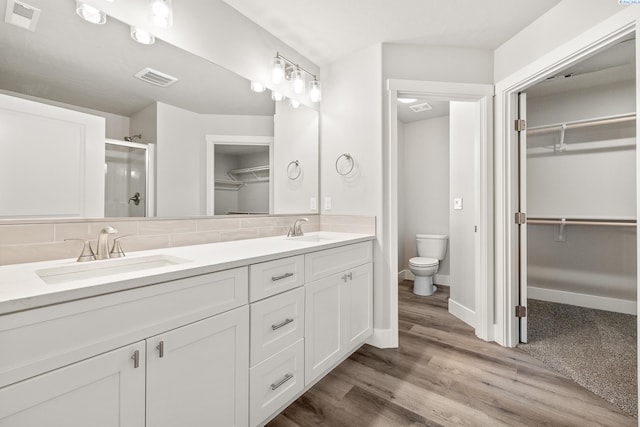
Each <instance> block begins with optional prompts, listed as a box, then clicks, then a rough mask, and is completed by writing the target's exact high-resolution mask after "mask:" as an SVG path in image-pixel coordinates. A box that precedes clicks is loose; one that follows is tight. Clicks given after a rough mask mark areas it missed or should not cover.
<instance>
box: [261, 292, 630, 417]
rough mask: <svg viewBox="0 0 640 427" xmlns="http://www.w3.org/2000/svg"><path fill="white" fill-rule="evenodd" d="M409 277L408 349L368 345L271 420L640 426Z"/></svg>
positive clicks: (403, 308)
mask: <svg viewBox="0 0 640 427" xmlns="http://www.w3.org/2000/svg"><path fill="white" fill-rule="evenodd" d="M412 284H413V282H408V281H405V282H402V283H401V284H400V288H401V290H400V296H399V313H400V314H399V327H400V347H399V348H397V349H386V350H381V349H378V348H375V347H371V346H368V345H365V346H364V347H362V348H361V349H360V350H358V351H357V352H356V353H354V354H353V355H352V356H351V357H350V358H349V359H347V360H346V361H344V362H343V363H342V364H341V365H340V366H338V367H337V368H336V369H335V370H333V371H332V372H331V373H330V374H329V375H327V376H326V377H325V378H324V379H322V380H321V381H320V382H319V383H318V384H316V385H315V386H314V387H313V388H312V389H310V390H309V391H308V392H307V393H305V394H304V395H303V396H301V397H300V398H299V399H298V400H296V401H295V402H294V403H293V404H291V405H290V406H289V407H288V408H287V409H286V410H285V411H284V412H283V413H281V414H280V415H279V416H278V417H277V418H275V419H274V420H273V421H271V422H270V423H269V424H268V426H269V427H295V426H301V427H307V426H331V427H333V426H336V427H338V426H349V427H358V426H363V427H364V426H367V427H369V426H412V427H417V426H452V425H455V426H458V425H469V426H637V425H638V420H637V419H636V418H633V417H631V416H629V415H627V414H625V413H624V412H622V411H621V410H619V409H618V408H617V407H615V406H614V405H612V404H610V403H608V402H606V401H604V400H602V399H601V398H599V397H598V396H596V395H594V394H592V393H591V392H589V391H587V390H586V389H584V388H582V387H580V386H578V385H577V384H576V383H574V382H573V381H571V380H570V379H567V378H566V377H564V376H562V375H560V374H559V373H556V372H555V371H552V370H550V369H549V368H547V367H545V366H544V365H543V364H542V363H541V362H539V361H538V360H536V359H533V358H532V357H530V356H529V355H527V354H526V353H524V352H523V351H521V350H518V349H509V348H504V347H501V346H499V345H497V344H495V343H487V342H484V341H482V340H480V339H479V338H477V337H476V336H475V334H474V333H473V330H472V329H471V328H470V327H469V326H467V325H466V324H465V323H463V322H462V321H460V320H458V319H456V318H455V317H453V316H452V315H450V314H449V313H448V311H447V300H448V298H449V289H448V288H447V287H442V286H441V287H439V290H438V292H437V293H436V294H435V295H433V296H431V297H418V296H415V295H413V294H412V293H411V290H410V288H411V286H412Z"/></svg>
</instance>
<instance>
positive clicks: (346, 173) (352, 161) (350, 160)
mask: <svg viewBox="0 0 640 427" xmlns="http://www.w3.org/2000/svg"><path fill="white" fill-rule="evenodd" d="M343 157H344V158H345V159H347V161H348V162H349V163H351V166H350V167H349V170H348V171H346V172H340V169H338V163H339V162H340V159H341V158H343ZM354 166H355V162H354V160H353V156H352V155H351V154H349V153H343V154H340V155H339V156H338V158H337V159H336V172H338V175H342V176H346V175H349V174H350V173H351V171H352V170H353V167H354Z"/></svg>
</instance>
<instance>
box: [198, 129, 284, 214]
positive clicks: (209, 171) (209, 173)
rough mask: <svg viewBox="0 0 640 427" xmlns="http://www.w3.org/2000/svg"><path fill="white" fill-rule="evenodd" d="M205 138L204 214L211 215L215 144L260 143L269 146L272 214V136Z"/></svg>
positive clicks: (271, 208)
mask: <svg viewBox="0 0 640 427" xmlns="http://www.w3.org/2000/svg"><path fill="white" fill-rule="evenodd" d="M205 140H206V144H207V145H206V180H207V182H206V184H205V192H206V215H207V216H213V215H214V212H215V209H214V208H215V206H214V203H215V201H214V197H213V196H214V187H215V183H214V181H215V173H214V167H215V151H216V150H215V146H216V145H253V146H255V145H262V146H266V147H269V215H272V214H273V187H274V185H273V184H274V183H273V140H274V138H273V136H260V135H205Z"/></svg>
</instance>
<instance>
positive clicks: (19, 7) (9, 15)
mask: <svg viewBox="0 0 640 427" xmlns="http://www.w3.org/2000/svg"><path fill="white" fill-rule="evenodd" d="M39 18H40V9H38V8H37V7H33V6H31V5H28V4H26V3H23V2H21V1H18V0H7V9H6V12H5V15H4V22H6V23H7V24H12V25H15V26H16V27H20V28H24V29H25V30H29V31H35V30H36V25H37V24H38V19H39Z"/></svg>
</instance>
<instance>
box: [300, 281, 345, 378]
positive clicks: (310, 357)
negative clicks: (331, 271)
mask: <svg viewBox="0 0 640 427" xmlns="http://www.w3.org/2000/svg"><path fill="white" fill-rule="evenodd" d="M305 292H306V295H305V346H304V353H305V385H308V384H309V383H311V382H313V380H314V379H316V378H317V377H318V376H319V375H321V374H322V373H323V372H324V371H326V370H327V369H329V368H330V367H331V366H332V365H333V364H334V363H336V362H337V361H338V360H340V357H341V356H342V353H343V352H342V346H343V338H342V334H343V318H342V313H343V309H342V307H343V304H344V302H343V298H344V293H343V292H342V280H341V278H340V276H339V275H334V276H329V277H327V278H325V279H321V280H318V281H316V282H313V283H310V284H307V285H306V286H305Z"/></svg>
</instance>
